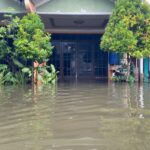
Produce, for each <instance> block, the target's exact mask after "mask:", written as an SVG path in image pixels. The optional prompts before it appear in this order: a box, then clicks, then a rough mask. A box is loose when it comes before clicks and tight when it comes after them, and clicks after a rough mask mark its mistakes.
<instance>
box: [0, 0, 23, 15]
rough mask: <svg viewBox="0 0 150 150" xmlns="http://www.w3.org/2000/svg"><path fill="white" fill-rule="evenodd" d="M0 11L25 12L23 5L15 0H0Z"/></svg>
mask: <svg viewBox="0 0 150 150" xmlns="http://www.w3.org/2000/svg"><path fill="white" fill-rule="evenodd" d="M0 12H18V13H21V12H25V7H24V6H23V5H21V4H20V3H18V2H16V1H15V0H0Z"/></svg>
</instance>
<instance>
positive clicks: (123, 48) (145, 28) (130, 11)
mask: <svg viewBox="0 0 150 150" xmlns="http://www.w3.org/2000/svg"><path fill="white" fill-rule="evenodd" d="M100 46H101V48H102V49H103V50H107V51H112V52H119V53H128V54H129V55H131V56H134V57H137V58H140V57H145V56H149V55H150V8H149V6H148V4H147V3H146V2H143V3H142V2H141V0H117V1H116V5H115V8H114V11H113V13H112V15H111V16H110V19H109V22H108V24H107V27H106V31H105V33H104V35H103V37H102V39H101V44H100Z"/></svg>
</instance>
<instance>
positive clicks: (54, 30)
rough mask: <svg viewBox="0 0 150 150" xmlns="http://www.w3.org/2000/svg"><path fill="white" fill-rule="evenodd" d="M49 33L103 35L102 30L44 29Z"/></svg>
mask: <svg viewBox="0 0 150 150" xmlns="http://www.w3.org/2000/svg"><path fill="white" fill-rule="evenodd" d="M46 31H47V32H50V33H60V34H61V33H66V34H67V33H68V34H103V33H104V30H103V29H46Z"/></svg>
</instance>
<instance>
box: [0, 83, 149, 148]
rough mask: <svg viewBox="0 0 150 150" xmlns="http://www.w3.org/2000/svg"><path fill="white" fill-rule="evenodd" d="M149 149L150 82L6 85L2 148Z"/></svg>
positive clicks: (0, 115) (0, 97) (1, 94)
mask: <svg viewBox="0 0 150 150" xmlns="http://www.w3.org/2000/svg"><path fill="white" fill-rule="evenodd" d="M149 149H150V85H149V84H143V85H137V84H134V85H129V84H107V83H59V84H58V85H57V86H56V87H50V86H45V87H38V88H32V87H1V88H0V150H149Z"/></svg>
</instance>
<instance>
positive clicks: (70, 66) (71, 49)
mask: <svg viewBox="0 0 150 150" xmlns="http://www.w3.org/2000/svg"><path fill="white" fill-rule="evenodd" d="M52 44H53V46H54V49H53V55H52V56H51V58H50V61H51V63H52V64H54V65H55V67H56V70H57V71H59V75H58V77H59V79H60V80H62V79H93V78H99V77H104V76H105V77H106V76H107V53H104V52H102V51H100V50H99V45H98V43H94V42H93V41H92V42H91V41H87V40H86V41H78V40H74V41H69V40H66V41H64V40H55V41H53V43H52Z"/></svg>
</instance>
